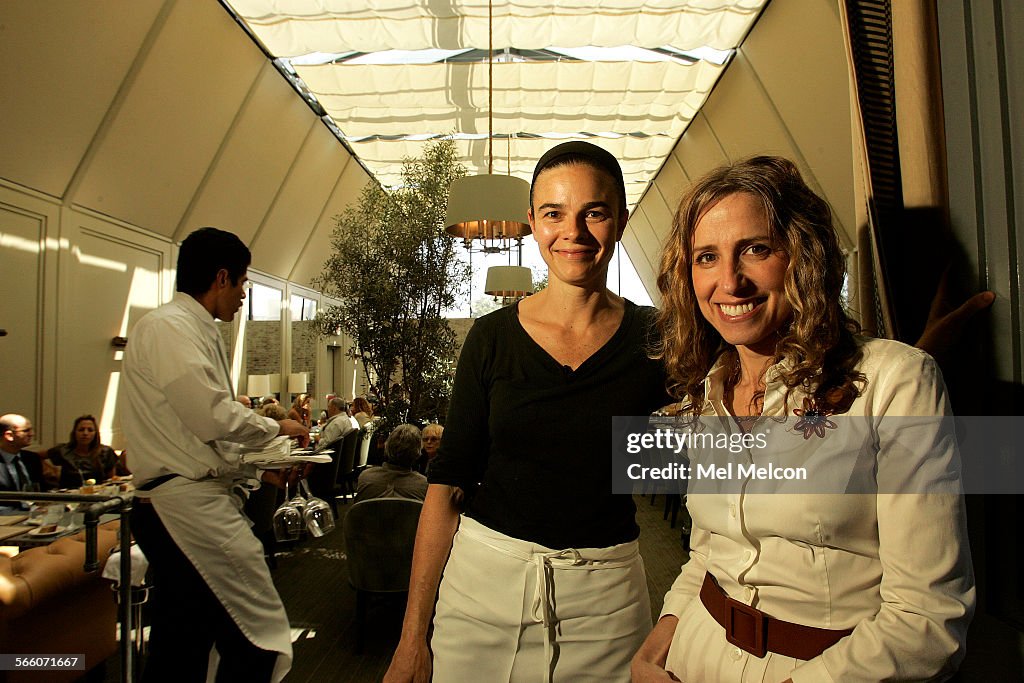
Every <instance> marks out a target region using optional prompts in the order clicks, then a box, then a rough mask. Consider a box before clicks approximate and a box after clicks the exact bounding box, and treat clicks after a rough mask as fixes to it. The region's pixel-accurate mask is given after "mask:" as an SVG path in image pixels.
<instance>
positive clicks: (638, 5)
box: [228, 0, 766, 57]
mask: <svg viewBox="0 0 1024 683" xmlns="http://www.w3.org/2000/svg"><path fill="white" fill-rule="evenodd" d="M765 2H766V0H556V2H554V3H552V2H551V1H550V0H509V1H508V2H501V3H497V4H496V5H495V7H494V45H495V47H497V48H498V49H500V48H502V47H505V46H515V47H519V48H533V49H540V48H543V47H545V46H548V45H563V46H566V47H582V46H585V45H598V46H604V47H614V46H618V45H623V44H626V45H636V46H640V47H648V48H655V47H659V46H662V45H672V46H674V47H676V48H678V49H681V50H689V49H694V48H699V47H701V46H705V45H707V46H711V47H714V48H717V49H721V50H728V49H731V48H734V47H735V46H736V45H737V44H738V43H739V41H740V40H741V39H742V38H743V36H744V35H746V32H747V30H748V29H749V27H750V24H751V23H752V22H753V20H754V19H755V18H756V17H757V15H758V14H759V13H760V11H761V8H762V7H763V6H764V4H765ZM228 3H229V4H230V6H231V7H232V8H233V9H234V10H235V12H236V13H237V14H238V15H239V16H240V17H241V18H242V19H244V20H245V21H246V23H247V24H248V25H249V27H250V28H251V30H252V31H253V32H254V33H255V34H256V35H257V36H258V37H259V39H260V40H261V41H262V42H263V44H264V45H265V46H266V47H267V49H268V50H269V51H270V52H271V53H272V54H274V55H275V56H278V57H288V56H295V55H304V54H309V53H311V52H315V51H324V52H346V51H356V52H377V51H380V50H390V49H400V50H417V49H425V48H443V49H463V48H471V47H475V48H482V47H486V45H487V35H488V26H487V2H486V0H472V1H466V0H459V1H456V2H451V3H448V4H437V3H422V2H419V1H417V0H317V1H316V2H308V1H303V0H291V1H286V0H228Z"/></svg>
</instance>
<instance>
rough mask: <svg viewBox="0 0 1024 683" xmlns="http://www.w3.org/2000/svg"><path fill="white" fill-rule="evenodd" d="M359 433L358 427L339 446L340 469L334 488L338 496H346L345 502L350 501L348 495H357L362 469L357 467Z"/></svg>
mask: <svg viewBox="0 0 1024 683" xmlns="http://www.w3.org/2000/svg"><path fill="white" fill-rule="evenodd" d="M359 435H360V430H358V429H356V430H353V431H351V432H349V433H348V434H346V435H345V438H344V439H343V440H342V442H341V445H340V446H338V470H337V475H336V476H335V478H334V490H335V495H336V496H344V498H343V500H344V501H345V502H348V496H350V495H351V496H355V494H356V480H357V479H358V478H359V473H360V472H361V471H362V469H361V468H357V467H356V446H357V445H358V442H359Z"/></svg>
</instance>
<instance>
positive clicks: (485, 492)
mask: <svg viewBox="0 0 1024 683" xmlns="http://www.w3.org/2000/svg"><path fill="white" fill-rule="evenodd" d="M654 314H655V310H654V309H653V308H649V307H639V306H637V305H635V304H633V303H632V302H630V301H626V310H625V313H624V316H623V319H622V323H621V325H620V326H619V329H618V330H617V331H616V332H615V334H614V335H613V336H612V338H611V339H609V340H608V342H607V343H606V344H605V345H604V346H603V347H601V348H600V349H599V350H597V351H596V352H595V353H594V354H593V355H592V356H591V357H590V358H588V359H587V360H586V361H585V362H584V363H583V364H582V365H581V366H580V367H579V368H577V369H576V370H575V371H573V370H571V369H569V368H565V367H563V366H562V365H561V364H559V363H558V362H557V361H556V360H555V359H554V358H552V357H551V356H550V355H548V353H547V352H546V351H545V350H544V349H543V348H541V347H540V345H538V344H537V343H536V342H535V341H534V340H533V339H532V338H531V337H530V336H529V335H528V334H527V333H526V330H525V329H523V327H522V325H521V324H520V322H519V317H518V306H508V307H506V308H503V309H501V310H498V311H495V312H494V313H491V314H489V315H486V316H484V317H482V318H480V319H479V320H477V321H476V324H475V325H474V326H473V328H472V329H471V330H470V332H469V335H468V336H467V338H466V343H465V345H464V346H463V348H462V355H461V356H460V357H459V364H458V369H457V371H456V374H455V387H454V392H453V395H452V402H451V406H450V408H449V411H448V419H447V421H446V425H445V432H444V439H443V440H442V442H441V448H440V451H439V452H438V455H437V457H436V458H435V459H434V461H433V462H432V463H431V465H430V471H429V473H428V478H429V480H430V482H431V483H433V484H449V485H453V486H459V487H461V488H462V489H464V490H465V491H466V492H467V494H468V503H467V509H466V514H467V515H468V516H470V517H472V518H473V519H475V520H477V521H478V522H480V523H481V524H484V525H486V526H488V527H490V528H492V529H494V530H496V531H500V532H501V533H503V534H506V535H508V536H512V537H514V538H519V539H522V540H526V541H531V542H534V543H539V544H541V545H544V546H547V547H549V548H555V549H562V548H597V547H607V546H611V545H616V544H619V543H625V542H627V541H631V540H633V539H635V538H636V537H637V535H638V534H639V532H640V530H639V527H637V525H636V520H635V519H634V517H635V513H636V507H635V506H634V504H633V499H632V497H631V496H628V495H614V494H612V463H611V450H612V417H613V416H616V415H623V416H625V415H647V414H649V413H651V412H652V411H654V410H656V409H658V408H660V407H662V406H664V405H666V404H668V403H670V402H671V400H670V398H669V397H668V395H667V393H666V391H665V375H664V371H663V369H662V366H661V363H660V362H659V361H654V360H651V359H650V358H648V357H647V350H648V345H649V344H650V341H651V339H652V335H653V322H654Z"/></svg>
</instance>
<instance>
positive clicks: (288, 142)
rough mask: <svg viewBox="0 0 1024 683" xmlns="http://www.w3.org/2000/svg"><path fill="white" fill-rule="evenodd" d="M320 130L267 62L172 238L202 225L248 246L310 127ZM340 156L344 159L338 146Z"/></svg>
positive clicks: (182, 235)
mask: <svg viewBox="0 0 1024 683" xmlns="http://www.w3.org/2000/svg"><path fill="white" fill-rule="evenodd" d="M320 125H322V124H321V123H320V121H319V120H318V119H317V118H316V116H315V115H314V114H313V112H312V111H310V109H309V107H308V106H306V103H305V102H303V101H302V100H301V99H300V98H298V97H296V96H295V91H294V90H292V88H291V86H289V85H288V83H287V82H286V81H285V80H284V78H282V77H281V74H280V73H278V71H277V69H275V68H274V67H273V65H271V64H270V63H269V62H266V63H265V64H264V65H263V69H262V72H261V73H260V76H259V78H258V79H257V81H256V83H255V85H254V86H253V90H252V93H251V94H250V96H249V97H248V98H247V100H246V102H245V104H244V105H243V107H242V110H241V112H240V114H239V117H238V120H237V121H236V123H235V125H234V126H233V127H232V128H231V129H230V130H229V131H228V133H227V135H226V136H225V139H224V143H223V146H222V149H221V151H220V153H219V154H218V156H217V158H216V159H215V161H214V163H213V164H212V166H211V168H210V171H209V174H208V175H207V178H206V180H205V181H204V183H203V185H202V187H201V188H200V189H199V192H198V194H197V196H196V198H195V200H194V202H193V205H192V206H191V207H190V208H189V211H188V212H187V213H186V215H185V217H184V219H183V220H182V223H181V225H180V226H179V227H178V230H177V235H176V239H179V240H180V239H184V238H185V237H186V236H187V235H188V233H190V232H192V230H195V229H196V228H199V227H202V226H204V225H212V226H216V227H220V228H223V229H224V230H230V231H231V232H234V233H235V234H237V235H238V236H239V237H240V238H241V239H242V241H244V242H246V243H248V242H249V241H250V240H252V238H253V236H255V234H256V231H257V230H258V229H259V226H260V224H261V223H262V222H263V219H264V217H265V216H266V214H267V211H268V210H269V209H270V205H271V203H272V202H273V200H274V197H275V196H276V194H277V190H278V188H279V187H280V186H281V184H282V183H283V182H284V180H285V178H286V177H287V175H288V169H290V168H291V166H292V164H293V163H294V162H295V158H296V156H298V153H299V150H300V149H301V148H302V142H303V140H305V139H306V136H307V134H308V132H309V130H310V128H311V127H312V126H320ZM337 147H338V150H337V151H338V152H340V156H342V157H344V158H348V154H347V153H345V152H344V151H343V150H342V149H341V146H340V145H338V146H337Z"/></svg>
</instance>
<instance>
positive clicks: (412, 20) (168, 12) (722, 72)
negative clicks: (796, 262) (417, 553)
mask: <svg viewBox="0 0 1024 683" xmlns="http://www.w3.org/2000/svg"><path fill="white" fill-rule="evenodd" d="M838 1H839V0H772V2H770V3H765V2H762V0H742V1H737V2H729V1H726V0H699V1H697V0H690V1H689V2H687V1H686V0H675V1H673V2H669V1H668V0H652V1H650V2H645V3H641V2H637V1H636V0H614V1H608V0H595V1H594V2H592V3H591V4H588V5H583V4H582V3H581V2H577V1H573V2H568V3H567V2H562V1H560V0H556V1H555V2H553V3H550V2H549V3H541V2H539V1H537V0H516V1H515V2H511V3H510V2H496V3H495V7H494V14H495V22H494V47H495V52H496V53H497V55H498V56H497V57H496V59H503V60H504V59H507V60H520V61H502V62H497V63H495V64H494V67H495V68H494V71H495V74H494V130H495V136H496V137H498V140H496V142H495V145H494V156H495V167H494V171H495V172H496V173H504V172H506V169H507V165H508V163H509V157H511V166H512V170H513V172H514V173H516V174H517V175H521V176H523V177H528V175H529V173H530V172H531V170H532V167H533V164H534V163H535V162H536V159H537V158H539V157H540V156H541V154H542V153H543V152H544V151H546V150H547V149H549V148H550V147H552V146H553V145H555V144H556V143H557V141H558V140H559V139H564V138H567V137H572V136H593V137H591V138H590V139H591V140H592V141H593V142H595V143H596V144H599V145H601V146H603V147H605V148H606V149H608V150H610V151H612V152H613V153H614V154H615V155H616V156H617V157H618V158H620V159H622V161H623V165H624V167H625V169H626V175H627V179H628V180H629V187H630V197H631V203H632V204H633V207H632V211H631V216H630V221H629V226H628V227H627V229H626V233H625V235H624V236H623V241H622V243H623V245H624V246H625V248H626V251H627V252H628V253H629V256H630V260H631V261H632V262H633V266H634V267H635V268H636V270H637V272H638V274H639V275H640V278H641V280H642V281H643V282H644V283H645V285H646V287H647V289H648V292H650V293H651V295H652V296H655V297H656V288H655V285H654V282H655V279H656V274H657V271H658V259H659V257H660V256H659V255H660V251H661V241H662V239H663V238H664V236H665V235H666V234H667V232H668V230H669V227H670V225H671V220H672V212H673V211H674V209H675V206H676V204H677V203H678V198H679V194H680V193H681V192H682V191H683V190H684V189H685V188H686V187H687V185H688V184H689V183H690V182H691V181H692V180H694V179H696V178H697V177H698V176H700V175H701V174H702V173H704V172H706V171H707V170H710V169H711V168H713V167H714V166H716V165H718V164H720V163H723V162H726V161H729V160H733V159H737V158H739V157H742V156H745V155H748V154H754V153H764V152H770V153H777V154H784V155H786V156H788V157H790V158H792V159H794V160H796V162H797V163H798V165H799V166H800V168H801V170H803V172H804V173H805V174H806V175H807V177H808V179H809V181H810V182H811V184H812V186H813V187H815V188H816V189H819V190H820V191H821V193H822V194H823V196H825V197H826V198H827V199H828V201H829V203H830V204H831V205H832V207H833V209H834V210H835V213H836V218H837V221H838V222H839V224H840V226H841V227H842V229H843V232H844V234H845V235H847V236H848V238H847V240H846V244H847V245H848V246H850V245H852V244H853V242H854V240H853V239H852V238H853V235H854V228H855V227H856V223H855V210H856V205H855V202H854V199H853V192H852V187H853V161H852V159H851V149H852V143H851V129H850V116H851V115H850V103H849V87H848V66H847V61H846V51H845V46H844V42H843V36H842V30H841V26H840V22H839V11H838ZM349 5H351V6H349ZM762 5H764V6H763V7H762ZM233 12H237V13H238V14H242V15H243V16H245V17H246V18H247V21H248V22H249V23H248V24H241V25H240V23H239V20H237V18H236V17H235V16H234V15H233V14H232V13H233ZM486 12H487V10H486V3H485V2H481V1H480V0H477V1H476V2H474V3H472V4H468V5H467V4H462V3H460V4H454V3H452V2H451V1H449V2H447V3H442V2H435V1H434V0H431V2H430V3H423V4H422V6H421V5H411V4H409V2H408V0H406V2H405V3H403V2H401V1H400V0H387V1H384V2H381V1H377V2H373V1H370V2H367V1H366V0H363V1H362V2H359V3H356V2H354V1H351V2H344V3H343V2H340V1H339V0H289V1H287V2H286V1H284V0H278V1H276V2H271V1H269V0H234V1H233V2H230V3H229V1H228V0H225V1H224V2H218V0H104V1H103V2H82V1H81V0H47V1H46V2H36V1H35V0H5V1H4V2H0V36H2V40H0V60H2V61H3V63H4V64H6V65H7V66H8V68H6V69H3V70H0V92H3V93H4V97H3V98H0V122H2V125H0V188H8V189H10V188H13V189H15V190H16V191H18V192H22V193H27V194H29V195H33V196H34V197H42V198H44V199H45V200H46V201H48V202H51V203H54V204H56V205H59V206H61V207H65V208H67V209H68V210H69V211H74V212H88V213H89V214H90V215H92V216H94V217H100V218H102V219H104V220H107V219H109V220H110V221H114V222H116V223H117V224H118V225H122V226H128V227H131V228H133V229H134V228H138V229H141V230H142V231H143V232H144V233H147V234H149V235H152V236H156V237H157V238H159V239H161V240H164V241H167V242H178V241H180V240H181V239H183V238H184V237H185V236H186V235H187V234H188V233H189V232H191V231H192V230H194V229H195V228H197V227H199V226H202V225H215V226H218V227H222V228H225V229H228V230H232V231H234V232H236V233H237V234H239V235H240V236H241V237H242V239H244V240H245V241H246V243H248V244H249V245H250V248H251V249H252V253H253V264H252V265H253V269H254V270H257V271H259V272H261V273H263V274H267V275H272V276H275V277H278V278H281V279H286V280H291V281H293V282H296V283H299V284H302V285H309V284H310V283H311V282H312V279H313V278H314V277H315V276H316V275H318V274H319V273H320V271H321V269H322V267H323V263H324V260H325V259H326V257H327V255H328V253H329V249H330V234H331V231H332V229H333V228H334V226H335V216H337V215H338V214H339V213H341V212H342V211H343V210H344V208H345V207H346V206H347V205H348V204H349V203H351V202H352V201H354V200H355V199H356V198H358V196H359V193H360V191H361V190H362V188H363V187H364V186H365V185H366V183H368V182H373V178H372V177H371V176H372V175H377V177H378V178H379V179H380V180H381V182H383V183H385V184H390V183H391V182H393V178H394V175H393V173H394V170H395V169H396V168H397V163H398V161H399V160H400V159H401V158H402V157H403V156H407V155H415V154H417V153H418V150H419V147H420V145H421V144H422V139H423V138H428V137H430V136H433V135H444V134H448V133H453V132H454V134H455V136H456V137H457V138H458V145H459V147H460V149H462V151H463V154H464V155H465V159H464V161H465V162H466V164H467V166H469V168H470V170H471V172H476V171H478V170H481V169H484V168H486V166H485V164H486V158H487V157H486V154H487V152H486V147H487V141H486V138H487V116H486V115H487V98H486V87H487V76H486V46H487V45H486V42H487V32H486ZM754 22H756V23H754ZM253 36H255V37H256V39H255V40H253ZM318 36H319V38H318ZM324 36H326V37H327V38H328V39H329V40H330V42H318V41H319V40H321V39H322V38H323V37H324ZM302 41H305V42H302ZM431 46H437V47H433V48H432V49H433V50H434V51H433V52H424V51H422V50H426V48H427V47H431ZM630 46H632V47H630ZM701 46H707V47H708V48H715V49H719V50H725V51H726V59H725V60H724V62H723V60H722V55H721V54H720V53H715V52H713V51H697V52H694V50H696V48H699V47H701ZM506 47H507V48H509V50H508V54H507V55H506V54H505V48H506ZM733 47H735V50H731V48H733ZM384 48H392V49H394V50H397V52H396V51H392V50H390V49H389V50H384ZM313 50H320V51H321V52H323V51H327V52H328V53H329V54H327V55H325V54H316V55H312V56H308V55H309V54H310V52H311V51H313ZM382 50H384V51H382ZM410 50H411V51H412V52H410ZM730 50H731V51H730ZM417 51H418V52H417ZM681 52H690V53H692V54H691V57H689V58H688V57H683V56H681V55H680V53H681ZM301 55H307V58H306V59H299V58H298V56H301ZM339 55H340V56H339ZM704 55H708V56H709V58H708V59H697V56H704ZM279 56H280V57H279ZM285 57H287V60H285V59H284V58H285ZM337 60H341V61H337ZM439 60H441V61H439ZM286 62H287V63H286ZM414 62H415V63H414ZM289 68H291V69H292V70H293V71H294V75H295V76H300V77H301V79H302V81H303V83H304V84H305V85H306V86H308V87H310V88H314V89H316V90H317V93H318V94H317V96H316V102H317V103H316V104H311V103H310V100H307V101H303V99H302V97H301V96H300V94H299V93H298V92H296V90H295V88H294V83H291V84H290V83H289V82H288V81H287V80H286V79H285V77H283V76H282V71H283V72H285V73H287V72H288V69H289ZM712 88H713V91H712ZM709 93H710V94H709ZM325 124H326V125H325ZM680 134H681V135H682V137H679V136H680ZM513 135H514V136H515V137H514V138H512V136H513ZM677 138H678V139H677ZM508 140H511V144H510V145H509V144H508V142H507V141H508ZM666 155H667V156H666ZM645 188H646V189H645ZM69 215H70V214H69ZM63 225H64V223H63V222H62V223H61V224H60V225H59V226H58V225H54V226H51V227H52V231H53V234H54V235H55V236H60V235H63V232H61V228H62V226H63ZM4 232H5V228H4V226H2V225H0V233H4ZM2 238H3V235H2V234H0V253H2V249H3V248H4V243H3V240H2Z"/></svg>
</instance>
